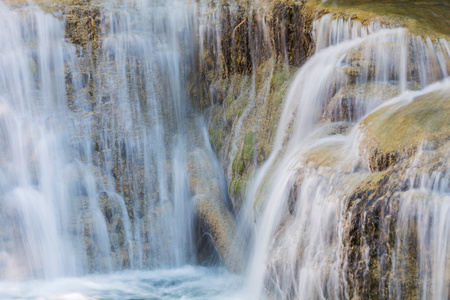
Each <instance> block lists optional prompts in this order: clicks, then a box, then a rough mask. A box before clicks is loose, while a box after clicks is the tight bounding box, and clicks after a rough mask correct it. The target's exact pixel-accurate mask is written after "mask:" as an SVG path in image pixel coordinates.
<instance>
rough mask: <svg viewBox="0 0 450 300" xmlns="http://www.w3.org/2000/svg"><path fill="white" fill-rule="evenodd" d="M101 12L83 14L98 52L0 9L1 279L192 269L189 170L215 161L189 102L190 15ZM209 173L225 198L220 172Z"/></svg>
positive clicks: (150, 10) (157, 5) (176, 8)
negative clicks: (88, 16)
mask: <svg viewBox="0 0 450 300" xmlns="http://www.w3.org/2000/svg"><path fill="white" fill-rule="evenodd" d="M95 5H96V4H90V6H89V5H87V6H86V7H83V6H82V7H81V8H80V9H89V10H90V11H89V13H90V14H92V16H93V17H94V18H97V19H96V22H97V25H98V27H97V31H98V33H99V39H98V41H97V42H98V43H99V46H98V51H97V52H96V51H95V49H94V48H93V47H94V44H93V42H92V43H91V44H89V43H88V44H87V45H74V44H71V43H70V41H69V40H68V38H67V36H65V30H66V29H65V23H64V22H63V21H61V20H58V19H57V18H56V17H55V16H54V15H52V14H50V13H44V12H43V11H42V10H41V9H40V8H39V7H37V6H35V5H33V4H29V5H22V6H21V5H19V6H12V7H9V6H7V5H5V4H4V3H2V2H0V28H1V29H0V42H1V45H0V108H1V109H0V146H1V149H2V154H3V155H2V157H3V158H2V159H1V160H0V177H1V179H2V182H1V185H0V207H1V210H0V225H1V228H2V230H1V233H0V278H1V279H4V280H24V279H39V280H41V279H52V280H53V279H55V278H60V277H62V276H80V275H85V274H88V273H92V272H96V273H107V272H113V271H117V270H122V269H128V268H130V269H153V268H167V267H169V268H174V267H181V266H184V265H186V264H193V263H195V262H196V258H195V249H194V215H195V211H194V207H195V198H194V196H195V192H196V191H195V190H192V189H193V187H192V186H190V178H189V176H190V172H191V169H192V167H190V165H189V164H194V165H195V164H197V163H200V161H195V159H196V157H199V158H200V159H202V160H209V161H214V160H215V155H214V153H213V152H212V149H211V148H210V146H209V142H208V140H207V138H205V137H204V126H205V125H204V123H203V122H202V121H201V118H200V117H199V116H197V115H196V114H195V113H194V112H193V110H192V109H191V107H190V105H189V99H188V97H187V92H186V90H185V86H186V79H187V75H188V72H189V71H190V68H191V67H192V66H191V65H192V63H193V58H192V57H193V53H194V42H195V38H193V37H194V36H195V31H196V30H197V27H196V24H195V20H196V5H193V4H189V3H186V2H185V1H171V2H168V3H166V2H160V1H157V2H151V3H148V2H147V1H125V2H122V1H118V2H115V1H105V2H99V3H98V6H95ZM96 9H97V10H96ZM96 14H97V15H96ZM94 24H96V23H95V22H94ZM67 30H69V31H70V30H74V29H73V28H71V29H70V28H69V29H67ZM193 154H196V156H194V155H193ZM202 172H203V173H200V175H197V177H200V176H202V175H205V176H206V174H208V176H209V177H210V178H218V180H222V183H221V184H220V185H219V187H220V189H219V193H226V189H225V183H224V182H223V180H224V179H223V178H224V177H223V174H222V173H221V170H220V167H219V165H218V164H217V163H211V164H209V165H208V166H207V169H202ZM222 198H223V199H225V200H224V201H226V199H227V198H226V197H223V196H222Z"/></svg>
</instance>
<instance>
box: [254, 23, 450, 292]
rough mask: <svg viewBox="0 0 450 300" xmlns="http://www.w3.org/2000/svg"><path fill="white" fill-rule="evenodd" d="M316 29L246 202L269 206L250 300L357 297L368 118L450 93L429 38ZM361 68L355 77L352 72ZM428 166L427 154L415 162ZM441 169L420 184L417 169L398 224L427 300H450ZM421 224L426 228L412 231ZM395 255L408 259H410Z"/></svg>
mask: <svg viewBox="0 0 450 300" xmlns="http://www.w3.org/2000/svg"><path fill="white" fill-rule="evenodd" d="M314 28H315V36H316V47H317V50H316V53H315V55H314V56H312V57H311V58H310V59H309V61H308V62H307V63H306V64H305V65H304V66H303V67H302V68H301V69H300V70H299V72H298V74H297V75H296V77H295V80H294V82H293V83H292V85H291V87H290V91H289V93H288V96H287V97H286V99H285V102H284V107H283V112H282V115H281V118H280V123H279V124H278V128H277V134H276V137H275V141H274V146H273V150H272V153H271V155H270V157H269V158H268V159H267V161H266V162H265V163H264V164H263V165H262V166H261V167H260V169H259V170H258V172H257V174H256V175H255V177H254V180H253V183H252V184H251V186H250V187H249V190H248V194H247V205H254V201H256V202H257V203H261V202H262V203H264V205H265V207H264V209H263V211H262V212H261V213H260V216H258V220H259V222H258V223H257V227H256V232H255V242H254V250H253V254H252V260H251V262H250V268H249V274H248V275H247V276H248V283H247V293H246V295H247V297H249V298H252V299H260V298H263V297H264V295H265V293H266V292H268V293H269V294H271V297H274V298H277V299H287V298H289V299H291V298H292V299H337V298H341V299H345V298H349V297H350V295H349V293H348V288H347V285H346V284H347V281H346V280H347V279H346V278H347V276H346V274H345V272H346V271H347V270H346V264H347V257H346V253H347V252H346V250H345V249H344V248H343V247H344V244H345V241H344V238H345V237H344V228H345V226H347V224H346V220H347V215H346V209H347V207H348V203H347V202H346V201H345V199H348V196H349V195H350V194H351V192H352V191H353V190H354V189H355V187H356V185H357V184H358V182H360V180H362V179H364V178H366V177H367V176H369V175H370V172H369V169H368V165H367V161H364V155H365V154H364V153H361V151H360V150H358V149H361V147H360V143H361V142H362V141H361V135H363V134H364V133H362V132H361V130H360V129H359V128H360V125H359V124H360V121H361V120H362V119H364V117H365V116H367V115H368V114H369V113H371V112H373V111H374V109H376V108H377V107H379V106H380V105H381V104H382V103H385V104H384V105H389V104H391V103H397V104H398V103H400V104H398V105H399V106H400V107H402V106H403V105H406V104H408V103H411V101H413V100H414V99H415V98H417V97H419V96H420V95H424V94H427V93H431V92H433V91H434V92H438V93H441V94H442V95H448V93H449V88H450V81H449V79H448V78H447V77H448V70H449V67H450V66H449V56H450V53H449V51H448V49H449V48H448V43H447V41H445V40H441V41H440V45H439V44H438V45H436V46H434V45H433V44H432V43H431V41H430V40H429V39H428V40H426V41H425V42H424V41H423V40H422V39H421V38H418V37H410V36H409V35H408V34H407V32H406V31H405V30H404V29H401V28H397V29H387V28H383V27H382V26H380V25H379V24H371V25H370V26H368V27H363V26H361V24H360V23H359V22H352V21H343V20H332V17H331V15H326V16H324V17H322V18H321V19H320V20H317V21H316V22H315V24H314ZM355 57H356V59H355ZM355 61H356V63H355ZM364 62H370V63H368V64H364ZM408 64H412V65H413V66H414V70H415V71H414V72H415V75H411V71H410V70H409V71H408V68H410V67H411V66H408ZM355 66H356V67H357V69H356V70H357V71H356V72H354V73H352V72H353V71H355V69H353V68H354V67H355ZM348 74H350V76H348ZM438 81H439V82H438ZM433 82H438V83H434V84H433ZM354 86H360V87H362V90H363V91H364V93H359V94H358V93H355V94H356V95H354V96H353V97H354V98H353V100H350V101H353V102H352V103H351V104H348V103H347V104H346V103H345V101H347V100H348V98H347V99H346V98H345V95H342V94H340V93H341V91H343V93H345V92H348V91H349V89H351V88H352V87H354ZM371 86H375V89H372V87H371ZM411 89H414V90H419V91H416V92H411V91H410V90H411ZM421 89H423V90H421ZM346 95H347V96H348V94H346ZM342 96H344V97H342ZM395 96H398V97H395ZM444 97H445V96H444ZM391 98H393V99H392V100H390V101H387V100H389V99H391ZM386 101H387V102H386ZM447 101H448V100H447ZM345 105H348V110H347V111H344V110H345ZM396 109H398V107H397V108H395V107H394V108H392V112H393V111H395V110H396ZM345 128H347V129H345ZM314 151H319V152H318V153H319V154H320V155H322V156H323V159H324V162H325V163H316V164H315V163H314V158H311V157H313V156H311V153H314ZM431 152H432V151H431ZM447 155H448V153H447ZM316 159H317V158H316ZM319 160H320V158H319ZM327 160H329V161H328V164H327ZM420 160H421V156H420V155H419V156H418V158H417V160H416V161H420ZM444 161H446V159H445V158H444ZM322 164H323V166H322ZM444 170H445V171H443V172H437V173H436V174H435V175H434V174H433V176H432V177H433V178H429V176H428V175H423V176H425V178H424V180H420V179H419V180H417V178H416V177H415V176H418V177H419V178H420V176H421V175H419V174H416V173H414V172H415V171H417V170H416V169H414V168H413V167H412V170H411V171H410V172H409V173H411V175H409V176H413V178H416V183H415V184H412V185H411V186H414V188H411V191H410V192H408V193H406V194H405V195H403V196H401V197H402V199H401V200H400V203H401V204H400V206H401V208H400V220H399V221H398V222H397V223H395V224H394V226H398V228H399V230H400V232H403V233H402V234H398V244H399V245H400V244H401V243H400V242H399V241H400V240H401V239H403V240H404V239H408V237H407V234H406V231H407V230H408V229H407V228H408V226H417V230H418V232H419V233H418V240H419V242H418V246H417V247H418V248H419V250H418V251H419V255H418V256H419V258H418V260H420V267H419V268H420V272H421V273H422V272H423V273H426V274H424V275H423V278H424V279H423V282H422V283H420V284H419V285H420V287H419V289H420V293H419V295H418V296H417V297H418V298H421V299H430V298H433V299H447V296H448V293H449V288H450V285H449V282H448V275H449V274H448V269H449V268H450V265H449V260H448V255H449V252H450V243H449V236H450V231H449V227H448V226H449V224H450V223H449V215H448V213H449V211H448V205H449V203H450V202H449V200H450V199H449V185H448V183H449V177H448V172H447V170H448V161H447V166H445V163H444ZM404 180H406V181H408V180H413V179H408V178H404ZM414 195H416V196H414ZM416 197H417V198H416ZM292 203H294V204H292ZM248 217H249V218H251V216H248ZM349 218H350V219H351V217H349ZM416 219H418V224H416V223H414V225H411V224H410V225H408V224H409V223H408V222H412V220H416ZM363 230H364V229H363ZM383 230H385V232H389V224H388V225H386V226H385V227H383V228H382V229H381V231H382V233H380V234H387V233H383ZM402 230H403V231H402ZM366 247H368V246H366ZM399 247H400V246H399ZM367 249H368V250H367V253H368V252H369V248H367ZM401 251H406V250H405V249H402V250H401ZM398 253H399V254H398V255H399V256H400V257H401V256H402V254H401V253H402V252H398ZM366 255H367V257H366V262H367V264H366V268H367V270H369V259H370V258H369V257H368V254H366ZM394 256H395V254H394ZM436 258H437V260H435V259H436ZM396 259H398V258H397V257H394V258H393V260H394V262H393V263H392V268H393V270H394V271H393V274H394V275H393V276H394V277H395V276H402V274H405V272H407V271H405V270H406V268H407V266H406V264H407V263H408V259H405V258H404V257H403V258H399V259H400V260H405V262H401V263H399V262H396V261H395V260H396ZM399 264H400V267H398V266H399ZM426 270H429V271H426ZM421 276H422V275H421ZM355 280H356V281H359V280H360V281H362V280H364V278H363V276H361V277H357V278H355ZM393 281H395V280H393ZM379 285H380V286H381V285H382V283H379ZM430 286H431V288H430ZM265 287H269V290H266V289H265ZM402 293H404V291H403V290H401V287H400V286H398V285H397V286H396V285H395V284H392V285H391V286H389V291H388V292H387V293H385V292H384V290H383V289H381V288H380V290H379V294H378V297H380V298H398V299H401V298H402V297H403V296H405V295H404V294H402ZM353 297H358V295H355V294H353Z"/></svg>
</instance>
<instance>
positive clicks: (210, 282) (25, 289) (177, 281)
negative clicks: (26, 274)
mask: <svg viewBox="0 0 450 300" xmlns="http://www.w3.org/2000/svg"><path fill="white" fill-rule="evenodd" d="M242 282H243V280H242V278H241V277H240V276H237V275H233V274H230V273H228V272H227V271H226V270H224V269H220V268H205V267H198V266H195V267H194V266H187V267H183V268H180V269H173V270H155V271H124V272H119V273H113V274H104V275H103V274H102V275H90V276H86V277H72V278H60V279H55V280H47V281H23V282H18V281H14V282H13V281H2V282H0V299H5V300H6V299H39V300H43V299H46V300H47V299H48V300H53V299H55V300H56V299H62V300H69V299H70V300H84V299H89V300H93V299H95V300H113V299H114V300H115V299H121V300H122V299H123V300H127V299H128V300H131V299H133V300H139V299H152V300H157V299H158V300H160V299H164V300H169V299H183V300H187V299H213V300H220V299H239V296H238V294H239V291H240V290H241V285H242Z"/></svg>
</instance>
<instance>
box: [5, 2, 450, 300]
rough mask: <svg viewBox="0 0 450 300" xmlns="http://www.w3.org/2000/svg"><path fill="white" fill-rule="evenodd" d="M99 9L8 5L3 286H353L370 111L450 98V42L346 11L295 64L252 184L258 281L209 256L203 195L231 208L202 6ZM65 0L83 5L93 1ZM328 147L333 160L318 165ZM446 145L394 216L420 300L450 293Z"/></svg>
mask: <svg viewBox="0 0 450 300" xmlns="http://www.w3.org/2000/svg"><path fill="white" fill-rule="evenodd" d="M92 5H95V9H94V10H92V7H90V8H89V9H90V11H91V12H92V11H93V12H95V14H94V15H91V19H90V20H89V23H84V24H85V28H84V30H85V32H84V33H83V31H82V30H80V28H78V30H80V32H81V34H80V36H68V35H67V31H68V30H70V28H69V27H67V26H70V24H72V25H73V24H77V23H76V22H75V23H74V22H72V21H73V20H72V21H71V20H64V19H63V17H62V16H63V15H64V14H63V13H62V11H59V12H56V13H55V12H53V13H49V12H46V11H44V10H42V8H40V7H39V6H37V5H35V4H33V3H31V2H30V3H27V4H23V3H21V2H20V1H17V3H14V2H13V4H12V5H11V3H9V4H8V5H7V4H6V3H3V2H2V1H0V149H1V153H2V156H1V158H0V228H1V230H0V298H2V299H20V298H29V299H261V298H264V297H265V296H264V295H265V293H264V291H265V287H267V286H270V287H272V291H271V293H270V294H271V297H274V298H279V299H286V298H288V297H291V296H292V297H295V298H298V299H328V298H350V295H349V294H348V289H347V286H346V281H347V280H348V278H347V275H346V271H347V268H346V266H347V264H348V257H347V252H346V251H348V250H346V248H345V242H344V241H345V238H346V237H345V230H344V229H345V228H346V226H349V221H348V220H350V219H351V216H350V217H349V216H348V215H347V214H348V212H347V207H348V205H349V204H348V203H347V202H346V201H347V200H346V199H348V196H349V194H351V192H352V191H353V189H354V188H355V187H356V186H357V185H358V183H360V182H361V181H363V180H364V179H365V178H368V177H369V176H370V162H369V161H368V159H367V155H366V154H365V152H364V147H363V146H361V145H362V144H363V143H364V134H365V131H364V126H363V124H364V121H363V120H364V119H365V118H366V116H367V115H368V114H370V113H373V112H374V111H376V110H380V109H383V107H390V108H391V111H390V112H389V113H391V114H392V113H393V112H395V111H397V110H399V109H401V108H402V107H404V106H405V105H407V104H409V103H412V102H414V101H415V99H417V98H420V97H421V96H423V95H427V94H429V93H442V94H447V95H448V93H449V92H450V81H449V80H448V78H447V77H448V72H449V70H450V50H449V44H448V42H447V41H445V40H440V41H439V42H438V43H437V44H433V43H432V42H431V40H430V39H428V40H426V41H424V40H423V39H422V38H420V37H414V36H411V35H409V34H408V33H407V31H406V30H405V29H402V28H385V27H384V26H382V25H380V24H371V25H370V26H362V25H361V24H360V23H359V22H352V21H343V20H332V17H331V15H326V16H324V17H322V18H321V19H319V20H316V21H315V23H314V24H313V26H314V32H315V40H316V54H315V55H314V56H312V57H311V58H310V60H309V61H308V62H307V63H306V64H305V65H304V66H303V67H302V68H300V70H299V71H298V73H297V74H296V76H295V79H294V81H293V83H292V84H291V87H290V90H289V94H288V96H287V97H286V99H285V100H284V104H283V105H284V106H283V112H282V115H281V117H280V123H279V124H278V127H277V133H276V136H275V139H274V145H273V149H272V152H271V155H270V156H269V158H268V159H267V160H266V162H265V163H264V164H263V165H262V166H261V167H259V169H258V170H257V172H256V174H255V176H254V178H253V180H252V182H251V184H250V186H249V187H248V190H247V197H246V199H245V203H244V206H246V209H244V210H242V211H245V212H246V214H243V216H240V218H246V220H253V219H255V220H256V225H255V227H256V228H255V229H254V232H253V240H254V243H253V250H252V251H251V254H250V257H251V259H250V262H249V267H248V272H247V273H245V276H246V280H243V278H242V275H234V274H231V273H229V272H228V271H226V270H225V269H222V268H221V267H202V266H198V265H196V263H197V258H196V236H195V230H196V223H195V215H196V213H195V203H196V200H197V199H200V197H202V196H203V195H213V197H215V198H218V199H222V200H223V201H224V202H225V203H226V205H227V206H228V207H230V208H231V204H230V203H229V202H228V201H229V200H228V199H229V196H228V192H227V183H226V180H225V176H224V172H223V171H222V169H221V167H220V164H219V163H218V161H217V158H216V155H215V153H214V151H213V149H212V148H211V146H210V144H209V140H208V134H207V131H206V128H205V123H204V121H203V119H202V117H201V116H200V115H199V114H198V113H197V112H196V111H195V109H193V108H192V107H191V105H190V99H189V97H188V93H187V91H186V86H187V80H188V77H189V76H190V75H191V74H192V72H193V70H194V69H195V66H194V65H195V64H196V63H198V62H197V61H196V57H197V56H196V51H199V47H198V45H197V44H196V43H197V39H198V38H200V40H201V41H200V42H199V43H200V44H201V43H203V42H202V41H203V40H206V37H205V36H204V34H207V31H206V30H205V28H204V25H202V24H199V21H198V12H199V11H202V10H204V9H205V8H204V7H199V6H201V4H199V3H190V2H187V1H182V0H172V1H144V0H130V1H99V2H95V4H92ZM68 7H69V8H71V9H73V10H74V11H77V12H79V14H78V16H79V17H80V18H81V17H83V9H85V7H83V3H78V2H76V1H74V4H73V6H68ZM56 11H57V10H56ZM71 22H72V23H71ZM86 24H90V26H92V27H89V26H87V25H86ZM94 27H95V28H96V30H97V31H98V32H97V33H96V34H94V35H93V36H94V37H95V38H94V39H93V40H91V41H90V42H89V43H87V42H84V40H83V34H91V33H90V32H89V30H93V28H94ZM72 29H74V28H72ZM91 37H92V35H91ZM217 44H219V43H218V42H217ZM368 62H370V63H368ZM200 63H202V62H200ZM365 63H367V64H365ZM269 73H270V77H271V76H272V73H273V69H271V70H270V72H269ZM446 78H447V79H446ZM251 81H252V86H253V88H252V93H250V97H254V98H256V95H255V94H254V86H255V77H252V80H251ZM266 90H267V91H266ZM268 90H269V86H267V87H266V89H265V91H266V92H267V93H268ZM340 93H341V94H340ZM346 93H347V94H346ZM348 94H351V95H352V96H351V97H350V98H351V100H349V99H350V98H348V97H347V98H346V96H347V95H348ZM264 95H265V94H264ZM253 100H255V99H253ZM258 101H259V100H258ZM262 101H263V102H264V101H265V100H264V99H263V100H262ZM349 101H351V104H349ZM251 103H253V104H252V105H256V104H255V103H256V102H254V101H253V102H251ZM258 103H259V102H258ZM249 112H250V111H249V110H248V111H244V117H245V114H248V113H249ZM386 115H389V114H388V113H386ZM244 117H243V118H244ZM239 124H240V123H238V125H237V127H239V126H240V125H239ZM233 130H235V131H238V130H239V128H234V129H233ZM231 144H232V145H233V147H236V145H237V142H236V143H234V144H233V143H231ZM235 150H236V149H234V150H233V151H235ZM233 151H231V152H230V157H234V152H233ZM316 152H317V153H320V155H322V156H323V157H324V158H325V159H327V158H329V159H330V161H331V165H327V164H326V163H323V164H319V165H314V164H315V162H314V159H313V158H311V157H312V155H314V153H316ZM439 155H441V157H443V161H444V163H443V167H442V168H441V169H437V170H435V171H434V172H433V173H432V174H431V175H430V174H429V173H427V172H425V171H423V170H422V169H421V168H422V167H423V165H424V164H426V163H427V161H430V162H431V161H432V160H433V159H435V153H434V148H433V147H432V146H430V145H429V144H427V143H426V142H424V143H423V144H422V146H421V147H420V149H419V151H418V154H416V156H415V160H414V163H412V164H411V165H410V166H409V167H408V170H407V171H406V173H405V174H406V177H405V178H402V179H403V181H404V182H409V184H408V188H407V189H406V191H405V192H404V193H400V194H398V197H399V199H400V200H399V203H400V204H399V208H398V211H399V213H398V216H399V218H398V220H397V222H396V223H395V224H391V223H389V221H386V223H385V227H383V229H382V231H383V230H385V231H388V230H389V228H391V227H392V226H396V228H398V229H397V232H398V233H397V236H396V238H397V239H398V241H399V242H397V247H398V249H397V250H396V251H395V253H394V254H393V257H392V259H391V260H390V261H389V262H387V263H386V264H389V265H390V266H391V268H392V270H393V271H392V276H393V277H395V276H402V275H401V274H402V273H404V272H406V270H407V268H408V261H407V260H406V259H405V256H404V255H402V251H405V249H403V248H402V244H403V242H404V241H405V240H408V239H409V238H410V236H409V235H408V230H407V229H408V228H409V227H411V226H417V240H416V241H415V242H416V243H417V248H418V252H417V257H418V258H417V259H418V261H419V269H420V270H421V282H420V283H418V286H419V291H420V298H422V299H429V298H435V299H445V298H446V297H447V296H448V295H449V292H448V290H449V286H450V285H449V279H450V274H448V273H449V272H448V270H450V260H449V256H450V255H449V253H450V238H449V237H450V223H449V221H450V198H449V194H450V187H449V182H450V177H449V174H448V161H449V160H450V157H449V156H448V153H445V152H444V153H443V154H439ZM194 169H195V170H194ZM226 171H227V172H230V170H226ZM202 177H204V178H207V179H208V180H210V181H207V182H209V183H211V182H212V183H213V184H211V185H208V186H205V184H203V185H202V183H204V182H205V181H202ZM293 199H294V200H293ZM255 201H256V202H257V203H260V206H261V207H263V208H262V209H261V211H259V212H258V215H257V216H254V215H253V214H254V210H253V209H252V208H253V207H254V203H255ZM412 220H414V222H413V223H411V222H412ZM238 221H239V220H238ZM240 221H242V220H240ZM238 223H239V222H238ZM241 223H243V224H245V226H247V227H248V226H249V221H246V222H241ZM280 228H282V229H283V230H280ZM242 230H243V231H245V232H248V231H249V229H248V228H242ZM402 230H403V231H402ZM383 232H384V231H383ZM402 232H404V234H402ZM367 247H369V246H367ZM242 255H244V254H242ZM367 259H369V258H367ZM364 267H365V268H367V269H368V268H369V266H368V265H367V266H364ZM124 270H125V271H124ZM362 280H363V279H362ZM244 281H245V284H244ZM380 286H381V283H380ZM274 291H275V292H274ZM401 293H402V286H401V285H400V284H399V283H397V282H396V281H395V280H392V282H391V283H389V284H388V290H387V291H385V290H383V291H382V289H381V288H380V297H381V298H389V297H390V298H401ZM353 296H357V295H353Z"/></svg>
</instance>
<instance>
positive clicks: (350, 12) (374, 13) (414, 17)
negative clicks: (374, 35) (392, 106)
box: [308, 0, 450, 37]
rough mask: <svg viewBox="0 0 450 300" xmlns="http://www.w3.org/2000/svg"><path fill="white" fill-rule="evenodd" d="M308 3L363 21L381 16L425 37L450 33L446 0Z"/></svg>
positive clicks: (448, 10) (312, 0) (342, 0)
mask: <svg viewBox="0 0 450 300" xmlns="http://www.w3.org/2000/svg"><path fill="white" fill-rule="evenodd" d="M308 3H309V5H310V6H312V7H315V10H316V11H320V10H323V9H325V10H328V11H329V12H332V13H334V14H335V15H337V16H343V17H349V18H352V19H356V20H359V21H361V22H362V23H363V24H366V23H368V22H370V21H373V20H376V19H378V20H381V21H382V22H383V23H387V24H392V25H397V24H401V25H403V26H405V27H407V28H408V29H409V30H410V31H411V32H412V33H414V34H418V35H422V36H431V37H448V36H450V19H449V18H448V16H449V15H450V3H449V2H448V1H446V0H429V1H421V0H377V1H370V0H333V1H326V2H323V1H321V0H310V1H308Z"/></svg>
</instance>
